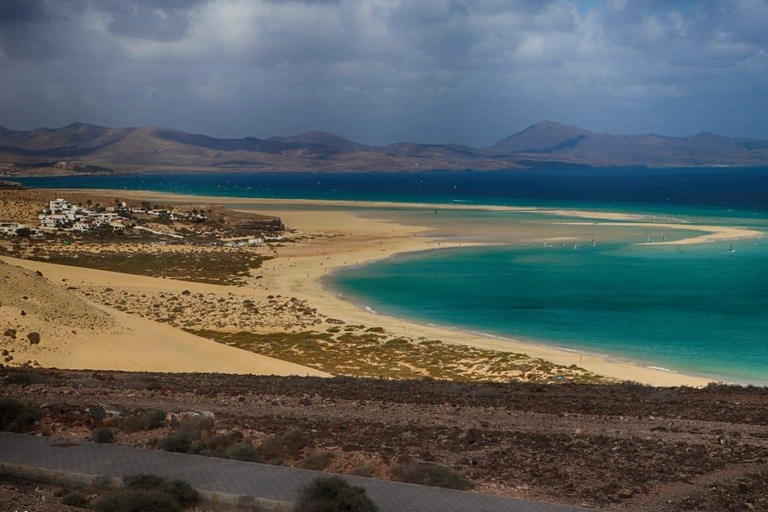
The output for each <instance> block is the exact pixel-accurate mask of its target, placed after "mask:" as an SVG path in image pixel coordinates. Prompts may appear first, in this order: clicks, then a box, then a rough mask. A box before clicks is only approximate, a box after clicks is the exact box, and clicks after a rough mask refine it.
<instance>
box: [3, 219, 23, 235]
mask: <svg viewBox="0 0 768 512" xmlns="http://www.w3.org/2000/svg"><path fill="white" fill-rule="evenodd" d="M20 229H29V226H27V225H26V224H21V223H19V222H0V235H17V234H18V232H19V230H20Z"/></svg>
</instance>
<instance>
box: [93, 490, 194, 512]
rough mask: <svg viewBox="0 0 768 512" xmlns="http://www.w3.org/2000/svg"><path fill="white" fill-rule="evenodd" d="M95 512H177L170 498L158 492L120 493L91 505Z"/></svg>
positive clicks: (177, 509)
mask: <svg viewBox="0 0 768 512" xmlns="http://www.w3.org/2000/svg"><path fill="white" fill-rule="evenodd" d="M92 506H93V510H94V511H95V512H178V511H179V510H181V508H180V507H179V504H178V503H176V500H175V499H173V497H172V496H170V495H168V494H165V493H163V492H158V491H131V490H128V491H120V492H117V493H115V494H113V495H111V496H106V497H104V498H101V499H99V500H96V502H95V503H93V505H92Z"/></svg>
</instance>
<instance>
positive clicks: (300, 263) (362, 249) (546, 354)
mask: <svg viewBox="0 0 768 512" xmlns="http://www.w3.org/2000/svg"><path fill="white" fill-rule="evenodd" d="M53 190H62V191H63V190H64V189H53ZM76 190H77V192H79V193H89V192H91V193H95V194H102V195H118V196H120V197H122V198H125V199H163V200H169V199H171V200H173V201H174V202H185V203H189V202H192V203H201V202H202V203H205V202H208V203H220V204H225V205H226V204H229V205H232V204H237V205H240V206H243V207H247V208H248V211H254V210H255V211H262V212H264V213H268V212H269V210H268V209H269V207H270V206H271V205H276V204H280V205H289V206H290V205H296V206H313V205H314V206H317V205H323V206H342V207H360V208H386V207H393V206H395V205H396V206H398V207H400V206H404V207H408V208H418V209H432V208H434V206H435V205H434V204H412V203H378V202H364V201H363V202H356V201H355V202H348V201H324V200H297V199H293V200H280V199H261V198H223V197H214V196H190V195H182V194H179V195H177V194H172V193H157V192H140V191H124V190H108V189H92V190H91V189H76ZM440 208H443V209H445V208H452V209H471V210H477V209H492V210H504V211H532V212H541V213H545V214H550V215H551V214H555V215H564V214H566V212H567V213H568V214H572V213H574V214H575V213H576V211H571V210H551V209H544V210H537V209H533V208H517V207H494V206H482V205H443V206H441V207H440ZM272 213H274V212H272ZM278 213H279V215H280V216H281V217H282V218H283V220H284V222H285V224H286V225H288V226H289V227H291V228H294V229H297V230H298V231H299V232H301V233H310V232H312V233H317V232H318V231H320V232H325V233H326V236H327V233H332V230H331V231H329V230H328V226H329V225H331V226H344V230H348V231H349V233H348V238H347V240H346V241H347V244H346V245H347V247H343V248H342V250H336V251H335V252H333V253H331V252H326V253H324V254H322V255H321V253H323V251H317V250H316V248H313V247H311V245H312V244H311V243H310V244H309V245H308V246H302V247H284V248H281V249H280V251H279V257H277V258H275V259H273V260H269V261H267V262H265V265H264V266H263V268H262V269H261V270H262V273H263V275H262V277H263V279H261V280H260V281H258V283H260V286H259V287H258V288H262V289H264V290H269V292H268V293H272V294H276V295H277V294H284V295H289V296H290V295H294V296H297V297H299V298H302V299H306V300H308V302H309V303H310V304H312V305H313V306H314V307H316V308H318V309H320V310H321V311H323V312H324V313H326V314H328V315H329V316H332V317H334V318H340V319H342V320H344V321H345V322H346V323H349V324H362V325H368V326H373V325H375V326H381V327H384V328H385V329H388V330H390V331H392V332H403V333H407V335H409V336H412V337H428V338H432V339H439V340H441V341H443V342H445V343H448V344H453V345H467V346H471V347H475V348H482V349H488V350H495V351H503V352H517V353H525V354H527V355H529V356H530V357H533V358H540V359H544V360H547V361H550V362H552V363H555V364H559V365H564V366H570V365H577V366H579V367H582V368H585V369H586V370H588V371H591V372H593V373H596V374H598V375H602V376H605V377H610V378H615V379H619V380H632V381H637V382H640V383H643V384H650V385H656V386H677V385H691V386H702V385H706V384H708V383H710V382H717V381H720V380H719V379H716V378H710V377H705V376H698V375H693V374H686V373H679V372H678V371H677V370H674V369H669V368H662V367H660V366H657V365H652V364H651V363H647V362H642V361H632V360H625V359H622V358H621V356H613V355H603V354H594V353H590V352H585V351H580V350H578V349H571V348H566V347H553V346H548V345H546V344H545V342H544V343H540V342H538V341H534V340H531V341H528V340H520V339H516V338H505V337H501V336H497V335H492V334H489V333H478V332H472V331H467V330H462V329H460V328H453V327H448V326H437V325H425V324H423V323H420V322H418V321H415V320H410V319H402V318H397V317H390V316H387V315H383V314H381V313H378V312H373V311H371V310H369V309H365V306H364V305H361V304H356V303H354V302H351V301H349V300H347V299H344V298H341V297H339V296H338V295H337V294H336V293H335V292H334V291H333V290H331V289H329V288H328V286H327V281H328V279H329V278H330V276H331V275H332V273H334V272H335V271H337V270H340V269H342V268H344V267H345V266H347V265H362V264H368V263H371V262H373V261H376V260H381V259H386V258H389V257H392V256H394V255H396V254H402V253H407V252H419V251H428V250H434V249H438V248H454V247H469V246H479V245H490V244H484V243H471V242H451V241H446V240H438V239H430V238H427V237H424V236H423V234H424V233H425V232H426V231H428V230H429V228H428V227H426V226H413V225H410V226H409V225H405V224H400V223H397V222H392V221H388V220H381V219H379V220H372V219H369V218H363V217H361V216H360V215H358V214H356V213H355V212H354V211H339V210H336V211H322V212H318V211H306V210H305V211H302V210H290V209H287V210H280V212H278ZM578 213H581V215H578V214H575V215H573V216H585V215H586V216H587V218H603V219H608V220H624V221H628V220H629V221H637V220H639V219H648V218H649V216H648V215H639V214H629V213H622V214H619V213H602V212H600V213H598V212H578ZM331 219H333V221H335V222H332V221H330V220H331ZM649 224H650V223H649ZM673 226H674V227H673ZM664 227H667V228H670V229H685V230H697V231H705V232H706V231H707V228H710V227H711V228H717V229H718V231H717V233H716V234H717V235H718V236H724V235H723V231H722V230H723V229H725V230H726V233H727V234H729V235H731V236H743V235H744V231H748V232H749V230H742V229H741V228H722V227H719V226H706V227H704V226H696V225H690V224H675V225H670V224H665V225H664ZM702 228H704V229H702ZM721 228H722V229H721ZM729 230H731V231H729ZM753 233H756V232H754V231H751V232H749V234H753ZM711 234H712V233H710V235H711ZM704 236H705V237H706V236H707V235H704ZM697 238H701V237H697ZM683 240H687V239H683ZM675 242H678V243H679V242H680V241H679V240H678V241H675ZM384 243H386V244H387V245H386V246H383V244H384ZM291 245H293V244H291ZM297 245H298V244H297ZM382 246H383V247H382ZM323 248H324V249H328V247H323ZM313 249H314V250H315V252H314V253H312V250H313ZM344 249H346V250H344ZM258 288H256V289H254V290H249V291H254V292H258ZM231 291H233V292H234V293H237V294H238V295H240V294H243V291H244V290H242V289H238V288H232V290H231Z"/></svg>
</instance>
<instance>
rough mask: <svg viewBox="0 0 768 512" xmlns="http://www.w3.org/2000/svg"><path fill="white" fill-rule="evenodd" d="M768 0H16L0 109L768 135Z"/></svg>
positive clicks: (2, 48)
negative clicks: (552, 124) (546, 122)
mask: <svg viewBox="0 0 768 512" xmlns="http://www.w3.org/2000/svg"><path fill="white" fill-rule="evenodd" d="M766 26H768V1H765V0H761V1H758V0H733V1H731V2H719V1H715V0H704V1H691V0H679V1H671V0H664V1H662V0H631V1H630V0H606V1H605V2H604V3H600V2H595V1H585V0H542V1H534V0H506V1H505V0H485V1H482V0H418V1H417V0H315V1H312V0H282V1H281V0H262V1H246V0H207V1H206V0H199V1H183V0H141V1H138V0H134V1H122V0H121V1H118V0H102V1H97V0H32V1H20V0H12V1H11V0H0V70H2V76H3V80H2V81H0V124H5V125H7V126H11V127H15V128H30V127H34V126H38V125H49V126H50V125H61V124H67V123H69V122H73V121H76V120H79V121H85V122H94V123H102V124H109V125H121V126H124V125H165V126H172V127H176V128H180V129H185V130H191V131H198V132H206V133H211V134H217V135H222V136H244V135H255V136H267V135H271V134H276V133H281V134H288V133H295V132H300V131H304V130H309V129H325V130H330V131H336V132H338V133H340V134H342V135H345V136H349V137H352V138H357V139H360V140H362V141H363V142H371V143H387V142H392V141H396V140H406V139H410V140H419V141H424V142H445V141H450V142H460V143H468V144H478V145H484V144H489V143H491V142H493V141H494V140H495V139H498V138H501V137H503V136H506V135H508V134H509V133H511V132H513V131H515V130H518V129H520V128H523V127H524V126H526V125H527V124H530V123H533V122H536V121H538V120H539V119H541V118H550V119H556V120H560V121H562V122H567V123H573V124H579V125H582V126H585V127H587V128H591V129H596V130H605V131H618V132H624V133H630V132H647V131H654V132H659V133H666V134H689V133H694V132H697V131H700V130H707V131H715V132H720V133H724V134H728V135H752V136H760V137H766V138H768V121H766V120H765V115H764V113H765V112H766V111H768V99H766V95H765V94H764V92H763V91H765V90H768V31H766V30H765V29H764V27H766Z"/></svg>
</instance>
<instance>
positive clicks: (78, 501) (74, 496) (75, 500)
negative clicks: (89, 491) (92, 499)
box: [61, 491, 88, 508]
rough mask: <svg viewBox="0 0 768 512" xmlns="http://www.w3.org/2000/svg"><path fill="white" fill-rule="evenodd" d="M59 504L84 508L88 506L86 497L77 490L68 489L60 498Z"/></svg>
mask: <svg viewBox="0 0 768 512" xmlns="http://www.w3.org/2000/svg"><path fill="white" fill-rule="evenodd" d="M61 504H62V505H68V506H70V507H79V508H86V507H87V506H88V498H86V497H85V495H83V494H80V493H79V492H77V491H70V492H68V493H67V494H65V495H64V497H63V498H61Z"/></svg>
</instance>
